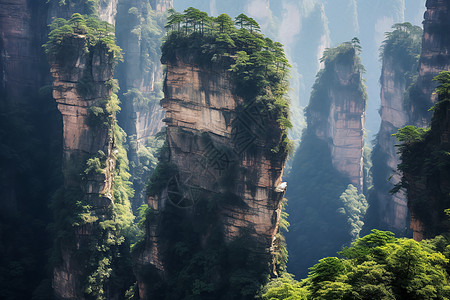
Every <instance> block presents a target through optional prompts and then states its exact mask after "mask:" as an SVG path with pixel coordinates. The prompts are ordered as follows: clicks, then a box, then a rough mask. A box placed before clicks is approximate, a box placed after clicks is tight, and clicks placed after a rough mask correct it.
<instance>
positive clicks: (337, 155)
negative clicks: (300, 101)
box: [307, 49, 366, 191]
mask: <svg viewBox="0 0 450 300" xmlns="http://www.w3.org/2000/svg"><path fill="white" fill-rule="evenodd" d="M348 51H349V52H353V53H346V54H342V55H343V56H346V58H349V59H341V60H336V61H333V62H330V63H329V64H328V66H327V70H326V72H327V74H331V75H330V76H329V77H327V78H328V80H327V84H328V86H327V87H323V89H324V91H323V97H324V98H326V99H327V100H326V101H327V103H321V104H315V103H313V104H311V103H310V106H309V108H308V113H307V114H308V128H309V129H311V130H313V131H314V133H315V135H316V136H317V137H318V138H320V139H322V140H324V141H326V142H327V143H328V146H329V148H330V151H331V159H332V163H333V166H334V167H335V168H336V170H338V171H339V173H341V174H342V175H344V176H346V177H348V178H349V179H350V182H351V183H352V184H353V185H354V186H355V187H356V188H357V189H358V190H359V191H362V189H363V178H364V176H363V146H364V121H365V107H366V96H365V92H364V91H362V90H361V87H360V83H361V81H362V69H360V68H359V66H358V65H357V63H356V62H353V61H351V60H352V59H354V58H355V52H354V51H355V50H354V49H350V50H348ZM324 82H325V80H324ZM318 88H320V89H321V88H322V87H318ZM317 105H320V106H321V107H318V106H317ZM324 111H326V113H324Z"/></svg>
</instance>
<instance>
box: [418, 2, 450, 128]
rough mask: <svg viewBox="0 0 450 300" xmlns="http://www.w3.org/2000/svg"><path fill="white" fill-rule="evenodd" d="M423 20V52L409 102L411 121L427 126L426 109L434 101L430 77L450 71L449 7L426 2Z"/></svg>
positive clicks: (448, 5) (427, 113) (428, 118)
mask: <svg viewBox="0 0 450 300" xmlns="http://www.w3.org/2000/svg"><path fill="white" fill-rule="evenodd" d="M426 7H427V11H426V12H425V15H424V21H423V39H422V52H421V55H420V61H419V78H418V80H417V84H416V86H417V88H416V91H415V92H416V95H415V99H413V100H414V101H413V102H412V108H411V112H412V120H413V122H414V124H415V125H417V126H420V127H427V126H428V124H429V122H430V120H431V112H428V109H429V108H430V107H431V106H432V105H433V103H434V102H436V95H433V92H434V90H435V88H436V85H437V84H436V82H434V81H433V77H435V76H436V75H438V74H439V72H441V71H445V70H449V69H450V57H449V55H450V54H449V53H450V39H449V37H448V34H447V32H448V30H449V28H450V21H449V15H450V4H449V3H448V2H447V1H443V0H427V2H426Z"/></svg>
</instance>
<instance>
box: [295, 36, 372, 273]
mask: <svg viewBox="0 0 450 300" xmlns="http://www.w3.org/2000/svg"><path fill="white" fill-rule="evenodd" d="M357 49H358V48H357V45H356V44H352V43H344V44H341V45H340V46H338V47H337V48H332V49H327V50H326V51H325V53H324V58H323V62H324V69H322V70H321V71H320V72H319V73H318V75H317V77H316V78H317V79H316V82H315V84H314V87H313V92H312V93H311V99H310V102H309V105H308V107H307V108H306V110H305V114H306V116H307V128H306V130H305V131H304V133H303V136H302V141H301V143H300V146H299V149H298V150H297V152H296V154H295V157H294V161H293V163H292V171H291V173H290V174H289V177H288V180H287V181H288V183H290V188H289V190H288V192H287V198H288V199H289V206H288V210H287V212H288V213H289V222H290V224H291V227H290V229H289V232H288V233H287V234H286V239H287V245H288V250H289V262H288V269H289V270H290V272H292V273H294V274H296V275H297V276H306V275H307V274H306V270H307V269H308V268H309V267H311V266H312V265H314V264H315V263H316V262H317V260H318V259H320V258H321V257H324V256H330V255H333V253H335V252H336V251H339V249H341V248H342V246H343V245H347V244H350V243H351V242H352V241H353V240H354V239H355V238H357V237H358V236H359V232H360V230H361V228H362V225H363V224H364V223H363V222H362V219H363V217H364V214H365V211H366V209H367V202H366V200H365V196H364V195H363V194H362V191H363V188H364V184H363V178H364V176H363V133H364V110H365V101H366V94H365V88H364V85H363V83H362V72H363V67H362V65H361V63H360V59H359V57H358V56H357V52H356V51H357ZM356 207H357V209H356V210H355V208H356Z"/></svg>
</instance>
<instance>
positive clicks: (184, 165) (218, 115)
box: [161, 61, 285, 246]
mask: <svg viewBox="0 0 450 300" xmlns="http://www.w3.org/2000/svg"><path fill="white" fill-rule="evenodd" d="M233 91H234V86H233V84H232V81H231V78H230V76H229V74H228V73H227V72H224V71H222V70H214V69H210V70H207V69H201V68H199V67H197V66H195V65H191V64H185V63H183V62H181V61H179V62H178V63H177V65H173V64H168V66H167V75H166V81H165V98H164V100H162V101H161V103H162V106H163V108H164V109H165V111H166V119H165V120H166V123H167V136H168V137H167V140H168V143H169V147H170V153H171V161H172V162H173V163H175V164H176V165H177V166H178V168H179V170H180V174H182V177H181V178H182V180H183V179H188V177H190V179H189V180H190V184H192V185H194V186H198V187H200V188H201V189H204V190H207V191H210V192H217V191H216V188H215V185H217V183H218V182H217V181H218V180H220V177H221V176H222V172H227V171H228V170H226V169H225V170H220V169H219V168H217V166H218V164H220V163H225V164H226V163H227V161H225V160H224V159H225V158H224V157H219V159H222V160H224V161H214V160H212V161H206V165H203V166H202V165H199V163H200V164H201V163H202V162H203V163H205V161H204V160H205V158H206V159H208V155H210V154H209V152H210V151H217V152H218V153H217V155H219V154H222V155H227V158H226V159H227V160H236V162H237V164H238V166H239V167H241V168H243V169H244V170H246V171H239V172H237V173H236V174H235V176H237V177H238V179H237V181H236V182H239V183H241V184H242V186H239V185H238V186H236V187H235V188H234V190H233V193H235V194H236V195H239V196H240V197H241V198H242V199H243V201H244V202H245V204H246V209H240V208H239V209H238V208H236V207H233V206H228V207H226V208H225V209H224V211H223V212H222V216H223V224H224V227H225V231H226V232H227V236H228V238H229V239H230V240H231V239H233V238H234V237H236V236H238V235H239V229H240V228H245V227H248V226H251V227H253V228H254V229H255V234H256V235H257V236H264V237H265V238H266V242H267V246H270V244H271V239H272V237H273V236H274V234H275V232H276V229H277V220H278V218H279V215H278V214H277V210H278V208H279V200H281V198H280V197H279V196H280V195H277V194H276V193H275V192H274V188H275V187H276V186H277V185H278V184H280V183H281V176H282V168H283V165H284V159H285V155H279V157H273V156H271V155H268V153H270V148H267V145H264V144H263V143H264V142H265V141H264V139H265V137H264V136H255V137H254V138H255V141H254V144H255V146H256V147H257V148H258V149H257V154H256V155H249V154H247V153H246V152H243V153H242V154H239V153H237V152H238V149H237V148H234V149H231V150H232V151H234V153H233V154H225V152H223V153H222V152H221V151H220V149H224V148H226V147H230V145H233V146H235V147H236V145H235V144H236V140H234V132H233V130H234V129H235V128H236V125H235V122H236V121H237V120H238V114H237V111H236V108H237V107H238V106H239V105H241V104H242V103H243V99H241V98H239V97H237V96H236V95H234V94H233ZM264 125H265V126H274V124H264ZM275 125H276V123H275ZM204 133H207V135H208V136H210V137H211V141H210V142H208V143H205V142H204V141H202V140H201V134H204ZM279 138H281V131H279V137H278V139H279ZM223 167H224V168H227V166H226V165H224V166H223ZM251 173H254V176H251V175H252V174H251ZM251 187H254V188H255V189H254V190H253V191H252V190H251ZM167 200H168V199H164V198H163V199H162V203H161V207H164V206H165V205H166V204H165V203H164V202H165V201H167Z"/></svg>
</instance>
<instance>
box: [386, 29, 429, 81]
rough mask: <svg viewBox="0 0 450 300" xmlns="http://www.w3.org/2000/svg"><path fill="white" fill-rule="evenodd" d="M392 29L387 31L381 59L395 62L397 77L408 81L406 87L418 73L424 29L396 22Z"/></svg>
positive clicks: (391, 62)
mask: <svg viewBox="0 0 450 300" xmlns="http://www.w3.org/2000/svg"><path fill="white" fill-rule="evenodd" d="M392 29H393V31H391V32H386V36H385V40H384V41H383V44H382V45H381V48H380V59H381V60H382V62H384V63H388V62H389V63H390V64H393V65H394V69H395V70H396V71H397V72H396V74H395V75H396V79H397V80H399V81H404V82H406V87H409V86H410V84H411V83H412V82H413V80H414V78H415V77H416V75H417V67H418V64H419V57H420V52H421V50H422V34H423V30H422V28H421V27H419V26H414V25H411V24H410V23H399V24H395V25H393V26H392ZM387 59H389V61H386V60H387Z"/></svg>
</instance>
